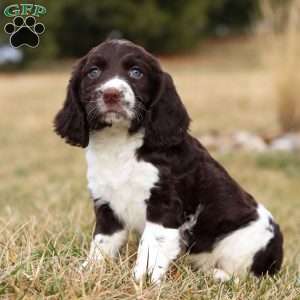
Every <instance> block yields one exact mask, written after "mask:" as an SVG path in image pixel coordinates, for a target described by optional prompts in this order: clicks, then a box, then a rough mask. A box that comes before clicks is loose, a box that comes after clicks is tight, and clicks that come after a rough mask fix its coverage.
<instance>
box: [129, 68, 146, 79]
mask: <svg viewBox="0 0 300 300" xmlns="http://www.w3.org/2000/svg"><path fill="white" fill-rule="evenodd" d="M128 74H129V76H130V77H131V78H134V79H141V78H142V77H143V73H142V71H141V69H140V68H139V67H132V68H131V69H130V70H129V72H128Z"/></svg>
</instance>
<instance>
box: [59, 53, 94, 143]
mask: <svg viewBox="0 0 300 300" xmlns="http://www.w3.org/2000/svg"><path fill="white" fill-rule="evenodd" d="M85 62H86V58H82V59H81V60H80V61H79V62H78V64H77V65H76V67H75V69H74V71H73V74H72V77H71V79H70V82H69V85H68V91H67V98H66V100H65V102H64V105H63V107H62V109H61V110H60V111H59V112H58V113H57V115H56V117H55V119H54V128H55V132H56V133H57V134H58V135H59V136H61V137H62V138H63V139H65V141H66V142H67V143H69V144H71V145H73V146H79V147H86V146H87V145H88V143H89V132H88V124H87V120H86V113H85V110H84V108H83V106H82V103H81V102H80V79H81V76H82V68H83V66H84V64H85Z"/></svg>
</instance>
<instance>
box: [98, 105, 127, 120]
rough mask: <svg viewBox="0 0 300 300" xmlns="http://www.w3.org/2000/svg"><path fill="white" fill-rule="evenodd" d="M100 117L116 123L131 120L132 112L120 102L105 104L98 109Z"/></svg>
mask: <svg viewBox="0 0 300 300" xmlns="http://www.w3.org/2000/svg"><path fill="white" fill-rule="evenodd" d="M100 113H101V119H102V120H103V121H104V122H106V123H110V124H112V123H118V122H120V121H122V120H128V121H129V120H131V118H132V112H131V110H130V109H129V108H127V107H126V106H123V105H121V104H115V105H109V106H107V105H105V107H103V108H102V109H100Z"/></svg>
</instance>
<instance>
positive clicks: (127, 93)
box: [96, 77, 135, 108]
mask: <svg viewBox="0 0 300 300" xmlns="http://www.w3.org/2000/svg"><path fill="white" fill-rule="evenodd" d="M110 88H115V89H116V90H118V91H119V92H120V93H121V96H122V97H121V102H124V103H125V104H127V105H128V106H129V107H130V108H132V107H133V106H134V104H135V96H134V92H133V90H132V88H131V87H130V85H129V84H128V83H127V82H126V80H124V79H122V78H119V77H113V78H112V79H109V80H107V81H106V82H105V83H103V84H102V85H101V86H99V87H98V88H97V89H96V90H97V91H101V92H104V91H105V90H106V89H110Z"/></svg>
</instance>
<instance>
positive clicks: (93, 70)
mask: <svg viewBox="0 0 300 300" xmlns="http://www.w3.org/2000/svg"><path fill="white" fill-rule="evenodd" d="M100 75H101V70H100V69H99V68H98V67H96V66H94V67H91V68H90V70H89V72H88V77H89V78H90V79H96V78H98V77H99V76H100Z"/></svg>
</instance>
